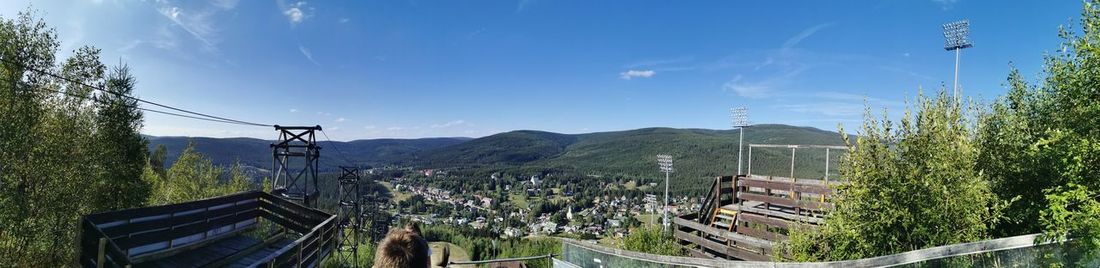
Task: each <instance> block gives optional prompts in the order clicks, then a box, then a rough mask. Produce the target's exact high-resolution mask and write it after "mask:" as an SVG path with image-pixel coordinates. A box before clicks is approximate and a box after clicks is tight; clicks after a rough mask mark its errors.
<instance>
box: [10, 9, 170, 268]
mask: <svg viewBox="0 0 1100 268" xmlns="http://www.w3.org/2000/svg"><path fill="white" fill-rule="evenodd" d="M59 47H60V42H59V41H58V40H57V34H56V32H55V31H54V29H52V28H49V27H48V26H47V25H46V24H45V23H44V22H42V21H41V20H39V19H36V18H35V17H34V14H32V12H31V11H25V12H21V13H19V15H17V16H16V17H15V18H14V19H12V18H0V57H2V58H3V59H5V60H7V61H14V62H17V63H18V64H12V63H8V62H3V63H0V148H4V149H3V150H0V263H3V264H4V265H11V266H20V267H22V266H44V267H59V266H65V265H67V264H68V263H69V262H70V261H71V260H73V259H75V257H74V255H75V253H76V250H75V249H76V247H74V246H72V245H75V239H76V237H77V232H76V230H77V229H78V228H77V226H78V225H77V224H78V222H79V219H80V215H84V214H90V213H94V212H101V211H106V210H115V209H122V208H129V207H134V206H140V205H142V204H143V202H144V201H145V198H146V197H145V196H146V195H147V194H148V191H149V185H148V184H146V183H145V182H144V181H142V180H140V175H141V174H142V172H143V169H144V163H145V162H146V152H145V141H144V138H142V137H141V135H140V134H139V133H138V130H139V129H140V127H141V122H142V114H141V112H140V111H137V110H135V109H132V108H131V107H128V105H130V104H132V101H131V100H127V99H125V98H122V97H118V96H105V95H104V94H96V95H97V96H99V97H98V98H99V99H100V100H101V101H100V102H94V101H91V100H90V97H91V96H93V94H92V93H93V92H92V91H93V89H92V88H90V87H86V86H84V85H82V84H81V83H83V84H88V85H95V86H102V87H105V88H106V89H107V90H109V91H111V92H115V93H118V94H123V95H128V94H131V93H132V91H133V89H134V83H133V82H134V78H133V77H132V76H131V75H130V74H129V72H128V70H127V69H126V68H125V67H118V68H113V69H108V68H107V67H106V66H104V65H103V64H102V63H100V60H99V50H98V49H95V48H91V47H81V48H79V49H77V50H75V51H73V52H72V56H71V57H69V58H68V59H65V60H64V61H63V62H62V63H60V64H59V63H58V62H57V58H56V53H57V52H58V49H59ZM28 68H34V69H39V70H48V71H50V72H56V73H59V75H60V76H63V77H66V78H69V79H72V80H75V81H79V82H81V83H71V82H66V81H62V80H60V79H55V78H53V77H48V76H45V75H43V74H40V73H37V72H33V71H30V70H29V69H28ZM51 91H52V92H51ZM55 92H64V94H57V93H55Z"/></svg>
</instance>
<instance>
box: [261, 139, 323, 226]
mask: <svg viewBox="0 0 1100 268" xmlns="http://www.w3.org/2000/svg"><path fill="white" fill-rule="evenodd" d="M275 130H277V131H279V138H278V140H276V141H275V143H273V144H271V156H272V160H271V165H272V168H271V170H272V171H274V174H272V178H273V179H272V180H271V184H272V185H271V193H272V194H274V195H276V196H279V197H282V198H285V199H289V200H293V201H296V202H299V203H301V204H302V205H304V206H306V207H311V208H317V198H318V197H320V192H319V191H318V186H317V160H318V159H320V158H321V146H317V137H316V135H315V134H316V133H315V132H316V131H320V130H321V126H312V127H305V126H295V127H284V126H279V125H275Z"/></svg>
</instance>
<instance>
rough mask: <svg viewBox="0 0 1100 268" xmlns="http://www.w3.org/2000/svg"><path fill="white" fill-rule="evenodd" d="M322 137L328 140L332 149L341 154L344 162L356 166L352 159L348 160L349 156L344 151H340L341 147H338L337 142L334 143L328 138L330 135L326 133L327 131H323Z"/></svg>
mask: <svg viewBox="0 0 1100 268" xmlns="http://www.w3.org/2000/svg"><path fill="white" fill-rule="evenodd" d="M321 135H324V136H325V140H327V141H328V143H329V144H332V148H335V149H336V153H339V154H340V157H341V158H343V159H344V162H346V163H348V164H349V165H352V166H354V165H355V162H352V161H351V158H348V155H346V154H344V150H340V146H336V142H334V141H332V139H330V138H329V137H328V133H325V130H321Z"/></svg>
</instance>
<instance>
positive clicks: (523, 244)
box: [421, 225, 561, 267]
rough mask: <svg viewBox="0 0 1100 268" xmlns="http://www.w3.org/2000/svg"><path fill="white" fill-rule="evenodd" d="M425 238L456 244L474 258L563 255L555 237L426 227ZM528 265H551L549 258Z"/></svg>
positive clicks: (423, 228)
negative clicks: (510, 235) (530, 236)
mask: <svg viewBox="0 0 1100 268" xmlns="http://www.w3.org/2000/svg"><path fill="white" fill-rule="evenodd" d="M421 230H423V234H424V239H427V240H428V241H446V242H450V243H451V244H455V245H457V246H459V247H462V248H463V249H466V253H468V254H469V257H470V260H475V261H476V260H490V259H501V258H514V257H531V256H541V255H547V254H561V242H560V241H558V240H556V239H553V238H522V239H515V238H510V239H502V238H498V237H496V235H494V234H492V233H489V232H486V231H484V230H474V229H469V228H466V227H452V226H440V225H429V226H423V227H422V229H421ZM525 263H526V264H527V267H550V266H549V264H548V263H547V262H546V260H545V259H543V260H531V261H526V262H525Z"/></svg>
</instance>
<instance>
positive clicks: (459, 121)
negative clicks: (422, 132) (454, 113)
mask: <svg viewBox="0 0 1100 268" xmlns="http://www.w3.org/2000/svg"><path fill="white" fill-rule="evenodd" d="M463 124H466V120H454V121H451V122H447V123H443V124H433V125H432V126H431V127H432V128H447V127H453V126H458V125H463Z"/></svg>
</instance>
